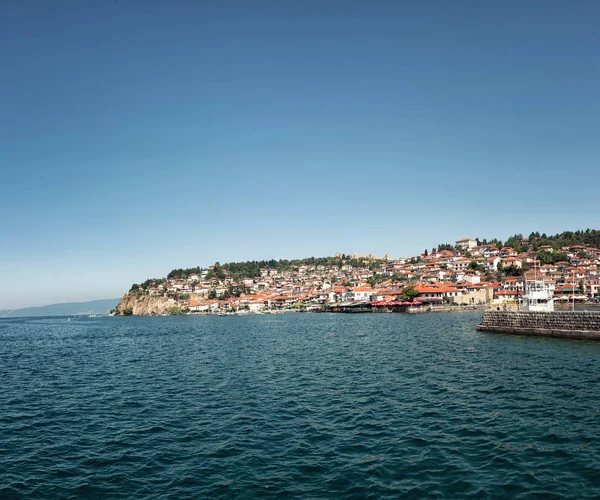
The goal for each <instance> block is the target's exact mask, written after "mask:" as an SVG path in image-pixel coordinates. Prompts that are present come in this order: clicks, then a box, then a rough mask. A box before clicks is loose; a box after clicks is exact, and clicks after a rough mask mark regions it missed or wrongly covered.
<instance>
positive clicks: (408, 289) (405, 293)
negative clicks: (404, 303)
mask: <svg viewBox="0 0 600 500" xmlns="http://www.w3.org/2000/svg"><path fill="white" fill-rule="evenodd" d="M417 295H419V292H418V291H417V290H416V289H415V285H413V284H412V283H409V284H408V285H406V286H405V287H404V288H403V289H402V293H401V294H400V297H401V298H402V299H403V300H409V301H412V300H413V299H414V298H415V297H416V296H417Z"/></svg>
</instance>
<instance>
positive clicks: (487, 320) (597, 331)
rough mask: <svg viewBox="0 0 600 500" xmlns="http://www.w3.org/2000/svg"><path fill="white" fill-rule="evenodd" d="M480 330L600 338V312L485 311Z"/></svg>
mask: <svg viewBox="0 0 600 500" xmlns="http://www.w3.org/2000/svg"><path fill="white" fill-rule="evenodd" d="M477 330H478V331H480V332H496V333H514V334H518V335H537V336H542V337H563V338H572V339H590V340H592V339H593V340H600V311H575V312H572V311H553V312H532V311H491V310H489V311H485V312H484V313H483V319H482V321H481V324H480V325H478V326H477Z"/></svg>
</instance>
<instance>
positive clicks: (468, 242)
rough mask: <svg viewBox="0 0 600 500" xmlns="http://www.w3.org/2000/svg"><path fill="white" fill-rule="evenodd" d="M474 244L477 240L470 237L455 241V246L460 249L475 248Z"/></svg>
mask: <svg viewBox="0 0 600 500" xmlns="http://www.w3.org/2000/svg"><path fill="white" fill-rule="evenodd" d="M476 246H477V241H475V240H474V239H472V238H463V239H462V240H458V241H457V242H456V248H459V249H461V250H466V251H469V250H471V249H472V248H475V247H476Z"/></svg>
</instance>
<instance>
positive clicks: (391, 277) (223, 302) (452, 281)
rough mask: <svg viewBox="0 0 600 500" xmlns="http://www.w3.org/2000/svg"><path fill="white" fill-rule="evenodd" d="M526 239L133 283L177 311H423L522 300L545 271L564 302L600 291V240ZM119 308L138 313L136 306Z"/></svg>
mask: <svg viewBox="0 0 600 500" xmlns="http://www.w3.org/2000/svg"><path fill="white" fill-rule="evenodd" d="M519 243H520V249H521V251H519V252H518V251H516V250H515V249H514V248H512V247H509V246H503V247H501V248H498V247H497V246H496V245H495V244H494V243H486V244H482V243H480V242H479V241H478V240H476V239H472V238H462V239H459V240H457V241H456V242H455V244H454V245H447V246H448V247H451V248H446V249H443V250H439V249H435V248H434V249H432V251H431V252H428V251H427V250H425V251H424V252H423V253H422V254H421V255H417V256H413V257H403V258H397V259H393V258H390V257H389V256H387V255H386V256H383V257H377V256H374V255H343V254H338V255H337V256H336V258H335V259H330V260H329V261H325V262H324V263H319V264H300V265H295V266H292V268H291V269H289V270H277V269H275V268H269V267H263V268H260V270H259V271H258V273H257V275H256V276H251V277H244V278H239V277H238V278H236V277H235V276H233V275H232V274H233V273H230V272H228V269H227V267H226V266H224V267H221V268H219V273H218V275H216V273H215V266H211V267H208V268H206V269H199V270H198V271H199V272H194V273H191V274H185V273H182V274H180V275H178V276H176V277H171V278H168V279H160V280H149V281H147V282H146V283H145V284H143V285H133V287H132V289H131V290H130V292H129V295H135V296H138V297H139V296H150V297H167V298H170V299H172V301H174V304H175V305H173V306H171V307H170V309H169V313H170V314H182V313H203V314H211V313H217V314H218V313H227V312H237V313H238V314H239V313H259V314H260V313H265V312H271V311H273V312H276V311H283V310H302V311H322V310H331V311H348V312H351V311H358V310H360V311H366V310H372V311H385V312H391V311H400V312H401V311H407V312H416V311H419V310H421V311H422V310H424V309H427V310H434V309H435V308H442V307H456V306H461V307H464V306H467V307H476V306H480V307H484V306H485V307H489V306H506V305H515V304H518V303H519V299H520V297H521V296H522V295H523V293H524V288H525V287H524V284H525V281H526V280H534V279H537V280H540V279H543V280H544V282H545V283H547V284H548V285H549V286H550V287H551V289H552V291H553V295H554V300H555V302H556V303H557V304H560V303H561V302H562V303H565V304H570V303H574V302H585V303H589V302H594V301H598V300H599V299H600V270H599V264H600V250H599V249H598V248H594V247H589V246H585V245H572V246H565V247H562V248H560V249H555V248H553V247H552V246H551V245H546V246H544V245H542V246H539V245H538V246H537V248H535V249H534V245H530V242H529V239H528V238H523V239H522V241H520V242H519ZM515 246H516V245H515ZM523 248H526V250H525V251H523ZM527 248H528V249H527ZM542 256H544V258H543V259H542ZM557 258H560V259H561V260H557ZM320 260H321V261H324V260H325V259H320ZM115 312H116V313H117V314H125V315H128V314H131V313H132V311H131V308H129V310H117V311H115ZM134 314H135V313H134Z"/></svg>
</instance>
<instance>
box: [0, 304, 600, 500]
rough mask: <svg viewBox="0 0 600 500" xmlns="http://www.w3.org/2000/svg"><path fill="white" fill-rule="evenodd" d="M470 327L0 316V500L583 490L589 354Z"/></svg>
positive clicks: (424, 321) (598, 480)
mask: <svg viewBox="0 0 600 500" xmlns="http://www.w3.org/2000/svg"><path fill="white" fill-rule="evenodd" d="M480 318H481V312H460V313H437V314H424V315H401V314H363V315H343V314H338V315H335V314H286V315H278V316H247V317H203V316H191V317H157V318H82V319H78V320H71V321H67V319H66V318H27V319H10V320H0V498H13V497H14V498H24V497H25V498H27V497H28V498H58V497H60V498H64V497H88V498H94V497H97V498H136V497H144V498H190V497H192V498H198V497H212V498H214V497H227V498H270V497H273V498H274V497H277V498H340V497H344V498H365V497H371V498H382V497H390V498H398V497H407V498H411V497H414V498H420V497H424V496H427V497H451V496H454V497H461V498H462V497H469V496H473V497H481V498H488V497H511V498H531V497H540V498H560V497H572V498H592V497H596V498H598V497H600V443H599V437H600V436H599V434H600V431H599V430H598V429H599V427H598V422H599V421H600V397H599V396H600V343H594V342H591V341H589V342H588V341H567V340H561V339H542V338H529V337H519V336H510V335H493V334H481V333H477V332H476V331H475V325H476V324H477V323H478V322H479V320H480Z"/></svg>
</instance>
